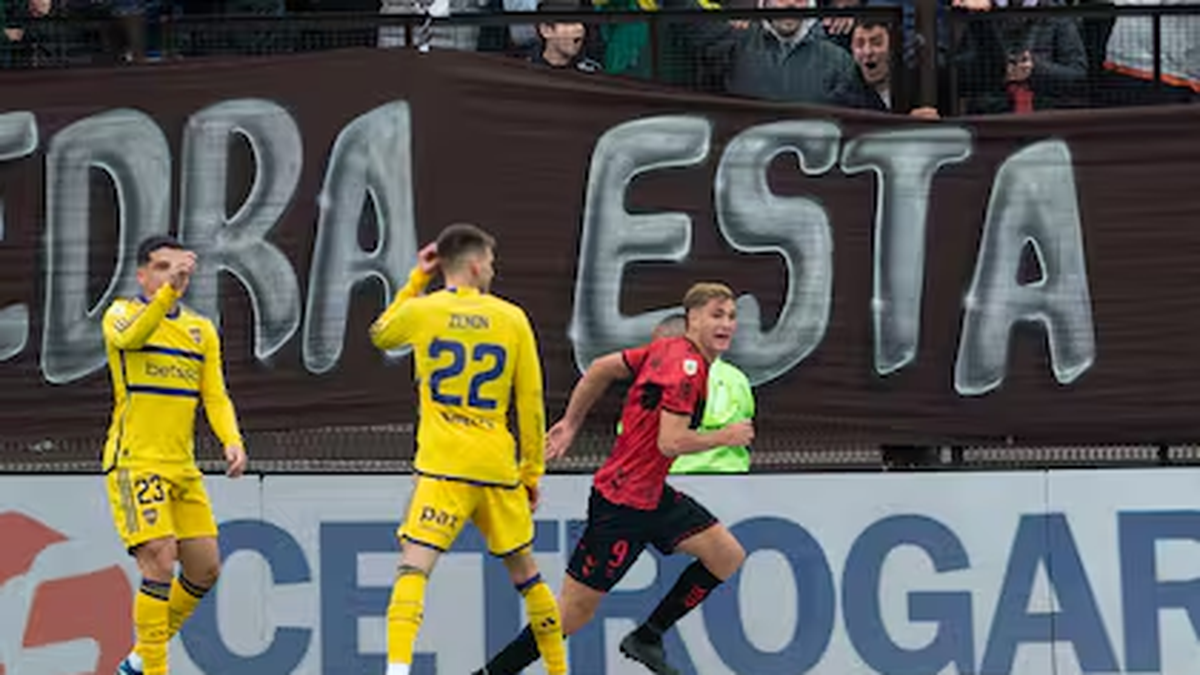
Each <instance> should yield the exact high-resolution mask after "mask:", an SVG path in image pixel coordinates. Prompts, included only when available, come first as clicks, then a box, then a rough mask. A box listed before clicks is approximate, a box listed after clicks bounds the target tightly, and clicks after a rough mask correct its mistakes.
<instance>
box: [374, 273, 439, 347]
mask: <svg viewBox="0 0 1200 675" xmlns="http://www.w3.org/2000/svg"><path fill="white" fill-rule="evenodd" d="M432 278H433V277H432V275H430V274H428V273H426V272H423V271H422V270H421V268H420V267H414V268H413V271H412V272H411V273H410V274H409V275H408V283H406V284H404V288H401V289H400V291H399V292H398V293H396V297H395V299H394V300H392V302H391V304H389V305H388V307H387V309H385V310H384V311H383V314H380V315H379V318H378V319H376V320H375V323H373V324H371V342H372V343H373V344H374V345H375V346H376V347H378V348H379V349H395V348H397V347H403V346H404V345H407V344H409V343H410V342H412V340H413V336H414V335H415V334H416V329H417V326H416V325H415V322H414V321H413V320H412V316H411V314H412V312H411V309H412V303H411V302H409V300H412V299H413V298H415V297H417V296H418V295H420V294H421V293H423V292H424V291H425V287H426V286H428V285H429V281H430V280H431V279H432Z"/></svg>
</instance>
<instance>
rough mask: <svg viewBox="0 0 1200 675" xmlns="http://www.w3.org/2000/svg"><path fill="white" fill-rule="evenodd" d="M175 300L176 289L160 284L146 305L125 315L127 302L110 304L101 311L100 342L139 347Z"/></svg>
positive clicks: (173, 304) (124, 346)
mask: <svg viewBox="0 0 1200 675" xmlns="http://www.w3.org/2000/svg"><path fill="white" fill-rule="evenodd" d="M178 300H179V292H178V291H176V290H175V289H174V288H173V287H172V286H171V285H170V284H163V285H162V286H160V287H159V289H158V292H156V293H155V294H154V297H153V298H151V299H150V302H149V303H148V304H146V305H142V306H141V307H140V308H138V309H137V310H136V311H134V312H133V313H132V314H126V312H128V311H129V309H130V307H129V305H128V304H127V303H124V302H121V303H114V304H113V305H112V306H111V307H109V308H108V311H106V312H105V313H104V321H103V327H104V341H105V342H107V343H108V344H110V345H112V346H113V347H114V348H116V349H121V350H127V349H128V350H132V349H141V348H142V347H143V346H144V345H145V344H146V340H149V339H150V336H151V335H153V334H154V331H155V329H157V328H158V325H159V324H160V323H162V320H163V318H165V317H166V316H167V313H168V312H170V311H171V308H172V307H174V306H175V303H176V302H177V301H178Z"/></svg>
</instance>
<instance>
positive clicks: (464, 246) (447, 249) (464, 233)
mask: <svg viewBox="0 0 1200 675" xmlns="http://www.w3.org/2000/svg"><path fill="white" fill-rule="evenodd" d="M495 248H496V239H495V238H494V237H493V236H492V235H490V234H488V233H487V232H484V231H483V228H481V227H479V226H477V225H471V224H470V223H455V224H453V225H449V226H447V227H446V229H444V230H442V233H441V234H439V235H438V238H437V256H438V260H439V261H441V264H442V265H443V266H450V267H453V266H454V265H455V264H457V263H458V261H459V260H460V259H461V258H462V257H463V256H464V255H467V254H470V253H481V252H483V251H486V250H488V249H495Z"/></svg>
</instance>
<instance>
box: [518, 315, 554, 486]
mask: <svg viewBox="0 0 1200 675" xmlns="http://www.w3.org/2000/svg"><path fill="white" fill-rule="evenodd" d="M518 314H519V317H520V320H519V321H518V322H517V354H516V356H517V360H516V363H515V364H513V390H514V394H515V396H514V404H515V405H516V409H517V430H518V433H519V436H520V439H519V441H518V449H519V452H520V477H521V483H522V484H523V485H526V486H529V487H533V486H536V485H537V484H538V481H539V480H540V479H541V477H542V475H543V474H544V473H545V472H546V459H545V446H546V404H545V399H544V398H543V396H542V363H541V359H540V357H539V356H538V349H537V338H536V337H534V334H533V327H532V326H531V325H530V324H529V319H528V317H526V316H525V314H524V312H518Z"/></svg>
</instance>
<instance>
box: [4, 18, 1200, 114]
mask: <svg viewBox="0 0 1200 675" xmlns="http://www.w3.org/2000/svg"><path fill="white" fill-rule="evenodd" d="M811 1H812V0H757V2H756V3H754V5H753V6H742V5H744V4H745V3H742V5H739V4H737V3H734V4H733V5H731V6H729V7H726V8H723V9H715V5H714V4H712V0H662V2H661V6H660V3H659V2H658V1H657V0H637V1H636V2H634V1H632V0H590V2H591V4H590V5H588V6H586V7H583V8H581V7H580V6H579V4H577V0H541V3H540V5H538V6H534V5H533V0H436V1H434V2H433V4H432V5H431V6H430V5H427V4H421V3H422V2H424V0H382V2H374V3H372V2H360V3H357V6H356V4H355V3H351V2H344V3H336V4H337V5H338V8H339V9H338V11H329V10H328V9H327V8H325V7H323V3H319V2H309V3H307V4H305V5H304V6H300V5H299V3H291V4H292V5H294V6H285V4H284V3H283V2H282V0H228V1H227V2H225V3H216V2H208V3H198V2H191V1H189V0H19V1H15V0H0V16H2V17H3V23H4V25H5V26H6V28H5V30H4V32H3V35H4V37H3V39H2V40H0V44H2V45H3V52H2V55H0V59H2V61H0V63H2V64H3V65H4V66H5V67H8V68H51V67H64V66H89V65H103V64H118V63H131V62H145V61H159V60H174V59H194V58H201V57H214V56H230V55H266V54H283V53H295V52H310V51H318V50H326V49H337V48H347V47H380V48H433V49H465V50H477V51H481V52H491V53H499V54H504V55H508V56H510V57H513V58H521V59H527V60H529V61H532V62H534V63H537V64H540V65H542V66H544V67H547V68H571V69H577V70H581V71H585V72H594V73H607V74H610V75H617V76H624V77H633V78H640V79H649V80H654V81H658V82H661V83H664V84H667V85H671V86H674V87H682V88H686V89H690V90H697V91H703V92H706V93H713V94H722V95H733V96H743V97H751V98H756V99H767V100H774V101H781V102H790V103H801V104H819V105H833V106H842V107H852V108H865V109H872V110H878V111H887V112H895V113H901V114H915V115H919V116H925V117H929V116H934V115H942V116H951V115H962V114H1001V113H1023V112H1029V111H1033V110H1044V109H1063V108H1080V107H1111V106H1129V105H1154V104H1163V103H1186V102H1193V101H1196V100H1197V99H1198V98H1200V4H1179V5H1133V6H1128V5H1121V6H1118V5H1111V4H1077V5H1065V4H1060V0H1022V1H1021V6H1020V7H1015V6H1014V7H1010V6H1008V4H1009V1H1008V0H951V1H952V2H953V3H954V4H955V5H956V6H954V7H951V6H948V5H946V4H937V3H944V0H909V1H908V2H905V3H903V4H882V5H876V4H872V5H870V6H866V5H863V4H861V3H862V2H863V0H820V4H821V6H819V7H811V6H809V5H810V2H811ZM328 4H331V3H324V5H328ZM1013 4H1015V0H1014V3H1013ZM5 6H7V8H6V9H3V8H4V7H5ZM314 10H323V11H314ZM355 10H357V11H355ZM367 10H372V11H367ZM518 10H524V11H518ZM529 10H536V11H537V14H538V17H537V19H536V21H533V20H531V18H530V11H529Z"/></svg>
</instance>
